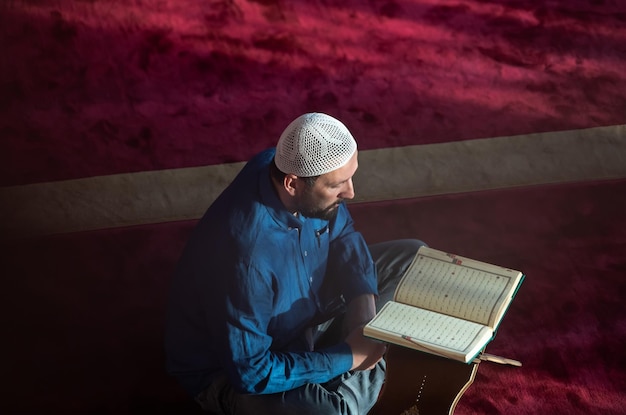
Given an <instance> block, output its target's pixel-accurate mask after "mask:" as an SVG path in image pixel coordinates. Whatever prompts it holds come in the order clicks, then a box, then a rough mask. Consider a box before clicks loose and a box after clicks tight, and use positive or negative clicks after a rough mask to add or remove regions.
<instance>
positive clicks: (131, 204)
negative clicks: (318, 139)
mask: <svg viewBox="0 0 626 415" xmlns="http://www.w3.org/2000/svg"><path fill="white" fill-rule="evenodd" d="M243 164H244V163H232V164H222V165H214V166H206V167H195V168H185V169H173V170H160V171H149V172H141V173H129V174H118V175H110V176H99V177H91V178H84V179H77V180H67V181H59V182H49V183H38V184H32V185H26V186H14V187H5V188H0V202H1V203H0V217H1V218H2V222H1V223H0V232H1V233H2V235H4V237H8V238H20V237H32V236H41V235H50V234H57V233H67V232H77V231H87V230H95V229H104V228H113V227H120V226H131V225H141V224H149V223H161V222H169V221H177V220H187V219H196V218H199V217H200V216H201V215H202V214H203V213H204V211H205V210H206V208H207V207H208V206H209V205H210V204H211V203H212V201H213V200H214V199H215V198H216V197H217V196H218V195H219V193H220V192H221V191H222V189H223V188H224V187H225V186H226V185H227V184H228V183H229V182H230V181H231V180H232V178H233V177H234V176H235V175H236V174H237V172H238V171H239V170H240V169H241V167H242V166H243ZM359 165H360V168H359V171H358V172H357V175H356V176H355V179H354V180H355V186H356V191H357V197H356V199H355V200H354V202H371V201H380V200H393V199H400V198H410V197H420V196H429V195H438V194H448V193H458V192H471V191H480V190H488V189H502V188H509V187H516V186H528V185H538V184H548V183H566V182H576V181H587V180H602V179H616V178H626V125H615V126H608V127H598V128H590V129H581V130H572V131H560V132H549V133H539V134H529V135H522V136H511V137H496V138H487V139H477V140H467V141H458V142H450V143H444V144H429V145H419V146H408V147H397V148H384V149H377V150H368V151H361V152H360V156H359Z"/></svg>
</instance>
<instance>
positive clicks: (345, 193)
mask: <svg viewBox="0 0 626 415" xmlns="http://www.w3.org/2000/svg"><path fill="white" fill-rule="evenodd" d="M339 197H340V198H342V199H354V184H353V183H352V179H350V180H348V181H347V182H346V187H345V189H343V190H342V191H341V193H340V194H339Z"/></svg>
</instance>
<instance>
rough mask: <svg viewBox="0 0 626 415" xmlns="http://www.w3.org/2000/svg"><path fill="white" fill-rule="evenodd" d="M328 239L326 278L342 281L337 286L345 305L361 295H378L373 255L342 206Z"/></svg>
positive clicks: (346, 210) (345, 208)
mask: <svg viewBox="0 0 626 415" xmlns="http://www.w3.org/2000/svg"><path fill="white" fill-rule="evenodd" d="M330 238H331V240H330V249H329V254H328V268H327V274H328V275H333V276H336V278H341V281H339V284H340V287H341V290H342V292H343V295H344V297H345V299H346V302H348V303H349V302H350V301H351V300H352V299H354V298H356V297H358V296H359V295H362V294H374V295H378V288H377V286H378V284H377V277H376V267H375V265H374V261H373V259H372V255H371V254H370V251H369V248H368V246H367V244H366V242H365V239H364V238H363V235H361V233H360V232H357V231H356V230H355V229H354V224H353V221H352V217H351V216H350V213H349V212H348V209H347V207H346V206H345V204H342V205H341V206H340V208H339V211H338V212H337V217H336V218H335V220H334V222H333V223H331V236H330Z"/></svg>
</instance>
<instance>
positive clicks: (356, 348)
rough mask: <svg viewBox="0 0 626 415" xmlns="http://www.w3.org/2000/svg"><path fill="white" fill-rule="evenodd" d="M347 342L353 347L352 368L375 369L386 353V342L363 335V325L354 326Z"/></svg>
mask: <svg viewBox="0 0 626 415" xmlns="http://www.w3.org/2000/svg"><path fill="white" fill-rule="evenodd" d="M346 343H348V345H349V346H350V349H352V368H351V369H350V370H369V369H373V368H374V366H375V365H376V363H378V362H379V361H380V360H381V359H382V358H383V355H384V354H385V350H387V346H386V345H385V344H384V343H381V342H378V341H375V340H372V339H369V338H367V337H365V336H363V327H362V326H361V327H356V328H354V329H353V330H352V331H351V332H350V334H349V335H348V337H347V338H346Z"/></svg>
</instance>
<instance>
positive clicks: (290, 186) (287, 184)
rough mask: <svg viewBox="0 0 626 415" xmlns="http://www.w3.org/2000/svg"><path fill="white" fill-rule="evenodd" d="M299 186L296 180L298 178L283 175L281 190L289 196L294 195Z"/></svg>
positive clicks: (292, 175)
mask: <svg viewBox="0 0 626 415" xmlns="http://www.w3.org/2000/svg"><path fill="white" fill-rule="evenodd" d="M299 185H300V182H299V180H298V176H296V175H295V174H285V178H284V179H283V188H284V189H285V191H286V192H287V193H289V195H290V196H295V195H296V189H297V187H298V186H299Z"/></svg>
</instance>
